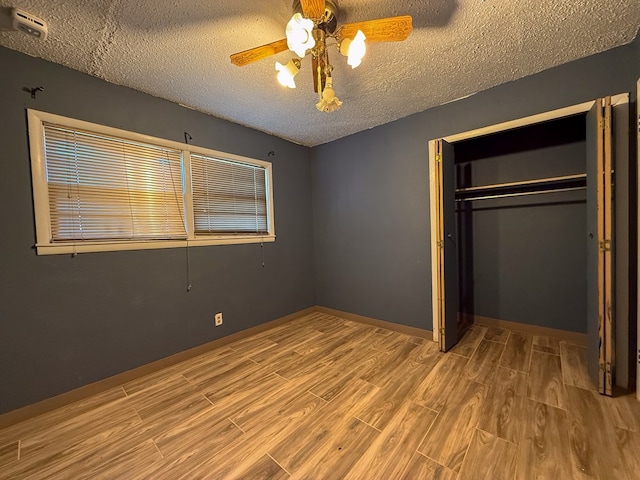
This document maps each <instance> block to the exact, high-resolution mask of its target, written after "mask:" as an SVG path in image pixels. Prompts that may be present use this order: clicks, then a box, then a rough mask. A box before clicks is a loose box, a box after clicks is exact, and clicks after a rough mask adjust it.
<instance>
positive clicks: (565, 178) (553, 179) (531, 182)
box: [456, 173, 587, 193]
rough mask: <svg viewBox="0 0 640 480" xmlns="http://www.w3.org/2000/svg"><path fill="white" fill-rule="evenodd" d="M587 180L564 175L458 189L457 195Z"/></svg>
mask: <svg viewBox="0 0 640 480" xmlns="http://www.w3.org/2000/svg"><path fill="white" fill-rule="evenodd" d="M586 178H587V174H586V173H577V174H575V175H564V176H562V177H549V178H539V179H536V180H522V181H520V182H508V183H495V184H493V185H481V186H478V187H467V188H456V193H466V192H475V191H477V190H489V189H493V188H509V187H524V186H530V185H538V184H541V183H552V182H554V183H555V182H566V181H572V180H582V179H586Z"/></svg>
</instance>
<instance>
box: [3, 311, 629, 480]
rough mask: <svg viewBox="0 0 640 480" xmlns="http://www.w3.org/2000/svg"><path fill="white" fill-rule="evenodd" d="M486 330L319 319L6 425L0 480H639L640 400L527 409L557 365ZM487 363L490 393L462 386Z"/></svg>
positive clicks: (574, 396)
mask: <svg viewBox="0 0 640 480" xmlns="http://www.w3.org/2000/svg"><path fill="white" fill-rule="evenodd" d="M487 331H488V330H485V331H483V333H482V335H480V336H477V333H476V334H474V338H473V340H472V341H471V342H470V343H469V344H468V345H467V347H465V348H469V349H470V347H471V346H472V345H475V346H476V348H473V349H472V351H470V353H469V355H470V356H469V357H465V356H461V355H457V354H455V353H441V352H438V351H437V344H435V343H434V342H430V341H422V342H420V341H416V338H412V337H411V336H410V335H407V334H406V333H399V332H394V331H391V330H385V329H384V328H382V327H380V326H372V325H369V324H358V323H357V321H355V320H353V319H343V318H340V317H337V316H335V315H327V314H324V313H322V312H313V313H310V314H309V315H306V316H304V317H301V318H296V319H292V320H290V321H289V322H288V323H286V324H278V325H274V326H273V327H272V328H271V329H269V330H268V331H265V330H262V331H259V332H258V333H256V334H255V335H254V336H253V337H252V338H244V339H239V338H236V341H234V342H232V343H231V342H227V343H225V344H224V345H221V346H220V347H219V348H216V349H213V350H211V351H208V352H205V353H204V354H202V355H200V356H197V357H192V358H188V359H186V360H185V361H183V362H181V363H179V364H172V365H169V366H168V367H167V368H165V369H163V370H162V371H155V372H152V373H151V374H150V375H148V376H146V377H144V378H135V379H128V380H127V381H126V382H125V383H124V384H123V385H120V386H118V387H117V388H114V389H111V390H109V391H106V392H103V393H101V394H100V395H98V396H95V397H92V398H89V399H85V400H83V401H81V402H78V403H76V404H73V405H68V406H66V407H64V408H61V409H58V410H55V411H52V412H49V413H47V414H45V415H42V416H41V417H38V418H34V419H31V420H28V421H25V422H23V423H20V424H16V425H13V426H11V427H9V428H5V429H3V430H0V479H2V480H26V479H38V480H39V479H64V480H66V479H68V478H74V479H76V478H89V477H91V478H109V479H110V478H126V479H127V480H129V479H149V478H153V479H154V480H175V479H192V478H203V479H205V478H210V479H216V480H218V479H226V478H242V479H247V478H276V479H279V478H288V477H293V478H314V479H315V478H349V477H351V478H366V479H370V478H371V479H373V478H385V479H387V478H388V479H397V478H405V479H419V478H435V479H445V480H452V479H454V478H456V476H457V474H458V473H457V472H456V471H459V474H460V476H461V478H465V477H468V476H469V475H471V472H472V471H475V472H477V473H478V475H477V477H476V478H501V477H502V476H504V475H507V476H508V475H510V474H511V473H512V472H513V466H512V461H511V460H510V459H511V452H512V451H513V449H516V451H517V471H516V473H515V477H513V476H512V477H511V478H516V479H520V478H525V479H528V478H552V479H553V480H556V479H564V478H604V479H609V478H615V479H616V480H617V479H625V478H629V479H631V478H637V472H638V466H637V464H636V462H637V451H638V449H639V448H640V447H639V446H638V435H640V404H638V403H637V402H636V401H635V400H634V398H633V395H619V396H616V397H613V398H608V397H601V396H599V395H596V394H595V393H594V391H593V390H586V389H584V388H578V387H575V386H573V385H568V386H564V387H563V388H565V389H566V395H565V408H566V411H565V410H562V409H558V408H554V407H552V406H550V405H547V404H544V403H541V402H537V401H534V400H530V399H527V398H526V397H527V395H528V394H529V393H531V395H532V396H535V395H537V394H534V393H532V392H537V391H539V390H541V391H544V390H545V385H548V384H550V383H554V382H557V381H558V379H559V381H560V382H561V383H562V381H563V376H562V375H558V364H557V361H555V363H554V360H549V359H558V358H560V357H558V356H557V355H549V354H547V353H544V352H542V351H539V350H536V349H534V352H533V353H531V345H530V344H528V343H527V342H526V341H524V342H519V343H517V342H512V345H511V347H508V344H509V339H510V338H512V337H513V336H514V334H513V333H512V332H510V333H509V336H508V338H507V344H500V343H497V342H491V341H487V340H483V338H484V337H485V336H486V333H487ZM476 336H477V337H476ZM418 340H420V339H418ZM534 341H535V342H536V344H537V345H540V346H542V345H551V344H552V343H553V342H552V340H547V339H543V338H541V339H540V340H539V341H538V340H537V339H536V340H534ZM487 344H491V345H487ZM485 345H487V347H491V348H492V349H493V348H504V349H505V351H506V349H507V348H512V349H513V350H514V351H513V352H511V357H512V358H513V359H517V358H526V357H530V358H531V362H530V363H531V372H530V373H527V372H525V371H516V370H513V369H511V368H505V367H500V366H497V365H495V363H494V361H493V359H495V354H492V353H491V352H490V351H489V352H488V351H485V348H484V346H485ZM494 345H495V346H496V347H494ZM518 348H521V349H522V351H521V352H518V351H516V350H517V349H518ZM470 350H471V349H470ZM527 352H528V353H527ZM504 356H505V355H504V354H503V355H502V357H501V359H504ZM487 358H490V359H492V360H491V361H487V360H486V359H487ZM575 361H576V362H577V364H576V365H577V366H578V367H579V368H584V365H581V362H582V361H583V359H582V357H581V356H580V355H578V356H576V357H575ZM549 362H551V363H549ZM516 364H518V363H517V362H516ZM487 365H491V366H493V370H494V372H492V374H491V375H489V376H488V377H486V378H485V381H486V382H487V383H488V385H485V384H482V383H479V382H475V381H472V380H469V379H468V378H467V377H468V374H469V372H474V378H476V379H478V378H484V375H481V372H486V371H488V367H487ZM562 368H564V365H562ZM278 372H280V373H278ZM479 372H480V373H479ZM554 379H555V380H554ZM567 380H568V381H573V380H572V379H570V378H567ZM372 382H376V384H374V383H372ZM528 390H531V392H528ZM543 396H544V395H543ZM546 401H549V399H548V398H546ZM483 458H484V460H483ZM496 466H500V467H501V468H500V469H498V470H492V469H494V468H495V467H496ZM567 471H569V473H567ZM485 472H490V473H489V474H487V475H489V477H486V476H484V475H485ZM483 476H484V477H483Z"/></svg>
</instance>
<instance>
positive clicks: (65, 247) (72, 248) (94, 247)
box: [36, 235, 276, 255]
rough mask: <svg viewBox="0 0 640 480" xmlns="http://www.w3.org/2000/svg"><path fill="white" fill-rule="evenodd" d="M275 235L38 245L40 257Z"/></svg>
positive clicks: (250, 239)
mask: <svg viewBox="0 0 640 480" xmlns="http://www.w3.org/2000/svg"><path fill="white" fill-rule="evenodd" d="M275 241H276V236H275V235H263V236H254V235H233V236H229V235H227V236H211V237H200V238H195V239H193V240H148V241H139V242H117V241H115V242H82V243H79V244H78V243H76V244H73V243H64V244H61V243H55V244H54V243H47V244H44V245H36V251H37V253H38V255H61V254H75V253H95V252H118V251H124V250H154V249H158V248H186V247H205V246H209V245H241V244H244V243H267V242H275Z"/></svg>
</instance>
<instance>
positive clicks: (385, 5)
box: [73, 0, 458, 36]
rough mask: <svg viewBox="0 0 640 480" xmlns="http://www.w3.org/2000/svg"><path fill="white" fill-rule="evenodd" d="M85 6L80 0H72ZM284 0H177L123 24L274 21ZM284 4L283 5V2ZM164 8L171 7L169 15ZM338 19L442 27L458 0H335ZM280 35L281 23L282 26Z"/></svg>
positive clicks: (280, 17)
mask: <svg viewBox="0 0 640 480" xmlns="http://www.w3.org/2000/svg"><path fill="white" fill-rule="evenodd" d="M73 1H74V2H78V3H80V4H81V6H82V8H83V9H86V7H85V3H84V1H83V0H73ZM287 3H288V2H286V1H285V2H282V1H280V2H278V1H276V0H263V1H262V2H234V3H233V7H231V8H230V7H229V6H228V5H229V4H225V3H224V2H222V3H221V2H202V1H201V0H187V1H183V2H180V4H179V8H173V7H171V6H167V7H165V10H164V14H161V15H159V14H157V13H156V14H153V13H152V14H149V13H150V12H149V11H148V9H144V8H138V9H135V10H134V11H133V12H132V15H128V16H127V18H126V20H125V21H126V22H127V25H126V26H127V27H130V28H135V29H139V30H144V31H148V30H163V29H166V28H167V27H174V28H175V27H188V26H190V25H199V24H206V23H207V22H211V23H213V22H214V21H217V20H224V19H227V18H232V19H238V20H240V19H243V18H244V19H255V18H256V17H261V16H264V15H267V14H268V15H269V16H271V17H272V18H273V21H274V22H281V21H286V19H287V18H289V16H290V15H291V12H292V11H293V4H294V2H293V1H291V3H290V4H291V7H289V5H287ZM283 4H284V5H283ZM167 8H169V9H171V10H174V11H172V12H171V13H170V14H168V13H167ZM338 8H339V12H340V13H339V18H338V20H339V22H340V23H350V22H361V21H365V20H374V19H377V18H385V17H394V16H397V15H411V17H412V18H413V27H414V28H443V27H446V26H447V25H448V24H449V23H450V22H451V19H452V18H453V15H454V14H455V12H456V11H457V10H458V0H430V1H428V2H424V3H421V2H415V3H414V2H407V1H406V0H405V1H400V2H389V1H387V0H369V1H368V2H367V3H366V5H364V6H359V7H357V8H354V7H350V5H349V4H348V2H345V3H344V4H342V2H340V1H339V0H338ZM282 34H283V36H284V24H283V25H282Z"/></svg>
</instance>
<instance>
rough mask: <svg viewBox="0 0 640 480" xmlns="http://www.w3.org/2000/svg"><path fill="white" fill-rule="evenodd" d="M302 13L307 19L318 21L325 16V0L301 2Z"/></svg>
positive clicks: (304, 0) (302, 0)
mask: <svg viewBox="0 0 640 480" xmlns="http://www.w3.org/2000/svg"><path fill="white" fill-rule="evenodd" d="M300 5H301V6H302V13H303V15H304V16H305V17H307V18H313V19H317V18H320V17H321V16H322V15H323V14H324V8H325V4H324V0H300Z"/></svg>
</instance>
